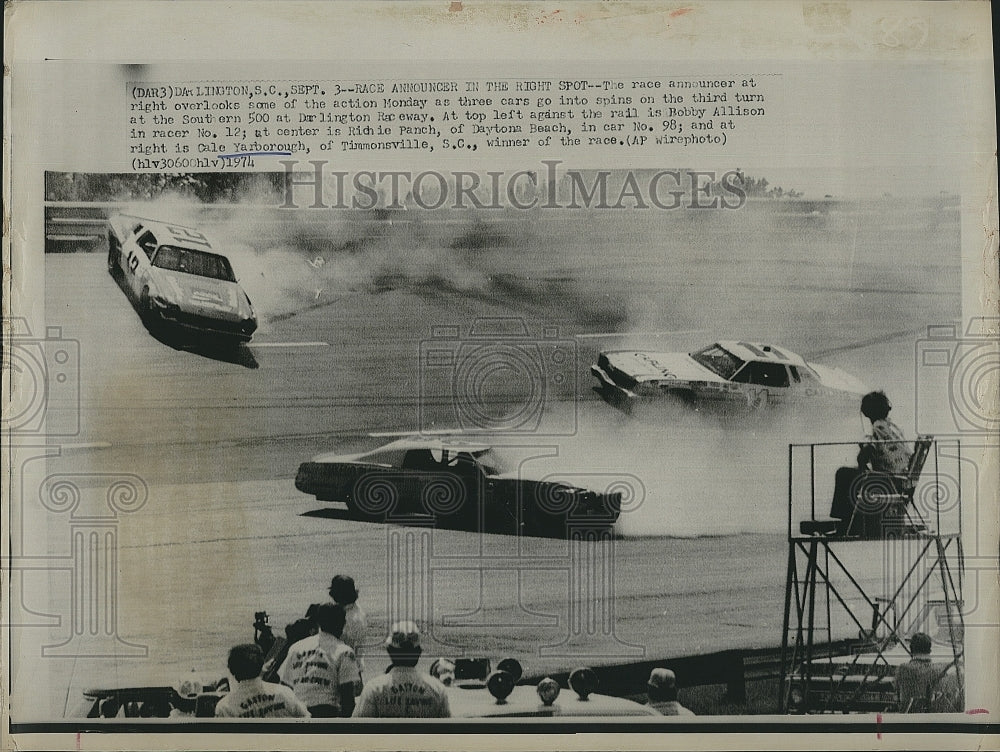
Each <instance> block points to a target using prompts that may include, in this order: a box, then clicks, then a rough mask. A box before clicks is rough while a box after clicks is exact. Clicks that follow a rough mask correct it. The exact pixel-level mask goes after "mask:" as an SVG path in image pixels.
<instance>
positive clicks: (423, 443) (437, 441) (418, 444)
mask: <svg viewBox="0 0 1000 752" xmlns="http://www.w3.org/2000/svg"><path fill="white" fill-rule="evenodd" d="M492 448H493V447H492V445H490V444H484V443H482V442H477V441H470V440H468V439H464V438H462V437H460V436H421V435H420V434H414V435H413V436H404V437H402V438H399V439H396V440H395V441H391V442H389V443H388V444H383V445H382V446H380V447H378V448H377V449H373V450H372V451H371V452H369V454H372V453H375V452H381V451H383V450H386V449H403V450H409V449H442V450H443V449H448V450H450V451H452V452H471V453H477V452H485V451H486V450H488V449H492Z"/></svg>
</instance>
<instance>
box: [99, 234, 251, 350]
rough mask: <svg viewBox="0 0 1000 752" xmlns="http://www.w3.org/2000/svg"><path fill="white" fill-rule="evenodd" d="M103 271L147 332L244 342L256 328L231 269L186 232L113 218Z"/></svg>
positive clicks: (202, 239) (197, 237)
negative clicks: (120, 288)
mask: <svg viewBox="0 0 1000 752" xmlns="http://www.w3.org/2000/svg"><path fill="white" fill-rule="evenodd" d="M108 271H109V272H110V273H111V275H112V276H113V277H115V278H116V279H118V280H119V282H120V283H121V284H122V285H123V286H124V288H125V290H126V292H127V293H128V294H129V295H130V296H131V298H132V299H133V300H134V301H136V303H137V305H138V307H139V314H140V315H141V316H142V317H143V320H144V321H145V322H146V324H147V326H149V327H157V328H159V327H169V328H172V329H175V330H179V331H186V332H194V333H201V334H208V335H214V336H220V337H223V338H226V339H229V340H233V341H237V342H249V341H250V338H251V337H252V336H253V333H254V331H256V329H257V317H256V315H255V314H254V310H253V306H252V305H251V303H250V298H248V297H247V294H246V293H245V292H244V291H243V289H242V288H241V287H240V286H239V284H238V283H237V282H236V276H235V275H234V274H233V268H232V266H231V265H230V263H229V259H227V258H226V257H225V256H223V255H222V254H220V253H218V252H216V251H215V250H213V248H212V246H211V244H210V243H209V241H208V238H206V237H205V236H204V235H203V234H202V233H200V232H199V231H198V230H195V229H192V228H190V227H184V226H182V225H176V224H171V223H167V222H158V221H155V220H151V219H144V218H142V217H134V216H129V215H117V216H114V217H112V218H111V219H110V220H109V221H108Z"/></svg>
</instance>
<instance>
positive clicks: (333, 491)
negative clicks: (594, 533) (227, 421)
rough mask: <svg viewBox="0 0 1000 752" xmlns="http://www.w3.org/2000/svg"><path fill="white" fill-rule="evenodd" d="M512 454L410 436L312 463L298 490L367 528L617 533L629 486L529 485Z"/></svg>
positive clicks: (552, 479)
mask: <svg viewBox="0 0 1000 752" xmlns="http://www.w3.org/2000/svg"><path fill="white" fill-rule="evenodd" d="M514 454H515V453H514V452H513V450H512V448H511V447H505V446H502V445H495V444H492V445H491V444H485V443H478V442H475V441H464V440H456V439H441V438H428V437H423V436H409V437H405V438H401V439H398V440H396V441H393V442H391V443H390V444H387V445H385V446H383V447H380V448H378V449H375V450H373V451H370V452H365V453H362V454H353V455H337V454H325V455H320V456H318V457H314V458H313V459H312V460H310V461H309V462H304V463H302V465H300V466H299V470H298V474H297V476H296V478H295V487H296V488H297V489H299V490H300V491H302V492H303V493H307V494H312V495H314V496H315V497H316V498H317V499H318V500H320V501H327V502H343V503H344V504H346V506H347V509H348V511H349V512H350V514H351V515H352V516H353V517H355V518H356V519H360V520H365V521H370V522H395V521H401V522H402V521H405V520H406V519H408V518H414V517H418V518H428V517H430V518H432V519H433V520H434V522H435V524H436V525H438V526H440V527H450V528H458V529H464V530H473V531H477V530H482V531H486V532H498V533H506V534H523V535H536V536H551V537H564V536H565V535H566V532H567V529H568V526H573V525H576V526H579V527H581V528H585V529H586V528H595V527H596V528H602V527H603V528H610V527H611V526H613V525H614V523H615V521H616V520H617V519H618V515H619V514H620V512H621V501H622V491H621V489H622V488H623V487H624V486H622V485H620V483H624V484H625V485H629V483H628V481H629V479H627V478H623V479H618V481H619V482H616V479H615V478H614V477H612V476H594V477H601V478H607V479H608V480H609V481H611V482H609V483H608V484H607V488H604V489H603V490H591V489H587V488H581V487H579V486H577V485H575V484H574V483H573V482H572V481H570V480H568V479H566V478H565V477H563V476H559V475H557V474H554V473H552V474H545V475H543V476H542V477H537V476H535V477H532V476H531V475H530V474H529V473H528V471H527V470H526V467H528V465H530V464H531V463H526V462H523V461H522V462H518V461H517V459H516V457H515V456H514ZM602 485H604V484H603V483H602Z"/></svg>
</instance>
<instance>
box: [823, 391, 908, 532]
mask: <svg viewBox="0 0 1000 752" xmlns="http://www.w3.org/2000/svg"><path fill="white" fill-rule="evenodd" d="M890 410H892V403H890V402H889V398H888V397H886V396H885V392H869V393H868V394H866V395H865V396H864V397H862V398H861V414H862V415H864V416H865V417H866V418H868V420H870V421H871V424H872V433H871V436H869V437H868V440H869V443H865V444H862V445H861V449H860V451H859V452H858V464H857V466H856V467H842V468H840V469H839V470H837V475H836V480H835V482H834V491H833V503H832V505H831V509H830V516H831V517H836V518H837V519H840V520H852V519H853V520H854V522H853V524H852V525H851V529H850V530H848V531H847V532H850V533H852V534H855V533H862V532H864V533H865V534H866V537H879V535H880V515H878V514H873V513H877V512H878V511H879V510H877V509H868V510H865V509H864V508H863V507H859V501H862V502H863V500H864V496H865V484H866V483H867V484H870V487H872V488H876V487H877V488H883V489H884V488H885V487H886V480H887V479H886V478H885V477H884V476H885V475H886V474H893V475H898V474H903V473H905V472H906V471H907V469H908V468H909V464H910V456H911V455H912V451H911V450H910V446H909V443H908V442H907V441H906V439H905V437H904V435H903V431H902V430H901V429H900V427H899V426H897V425H896V424H895V423H893V422H892V421H891V420H889V411H890ZM856 508H858V511H859V512H861V513H862V514H861V515H855V509H856ZM866 512H867V514H865V513H866ZM865 521H868V522H869V524H868V525H867V526H865V525H864V522H865ZM862 527H867V529H865V530H863V529H862Z"/></svg>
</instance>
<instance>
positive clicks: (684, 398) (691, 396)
mask: <svg viewBox="0 0 1000 752" xmlns="http://www.w3.org/2000/svg"><path fill="white" fill-rule="evenodd" d="M667 395H668V396H669V397H671V398H672V399H675V400H677V401H678V402H679V403H680V404H682V405H684V406H685V407H692V408H695V407H697V406H698V398H697V397H696V396H695V393H694V392H692V391H691V390H690V389H671V390H670V391H669V392H667Z"/></svg>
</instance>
